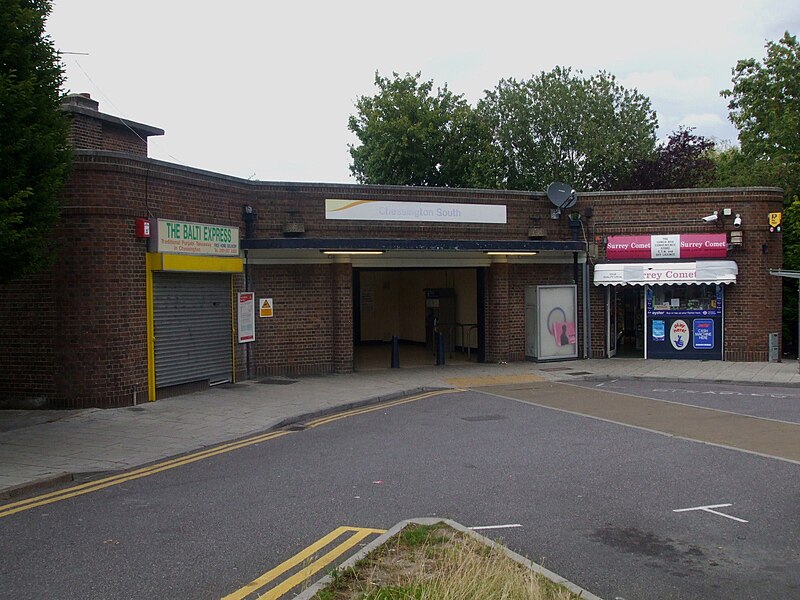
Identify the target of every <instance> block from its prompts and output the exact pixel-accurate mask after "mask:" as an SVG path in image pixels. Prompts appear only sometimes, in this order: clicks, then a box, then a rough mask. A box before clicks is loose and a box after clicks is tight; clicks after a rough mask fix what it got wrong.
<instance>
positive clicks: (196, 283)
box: [0, 96, 782, 408]
mask: <svg viewBox="0 0 800 600" xmlns="http://www.w3.org/2000/svg"><path fill="white" fill-rule="evenodd" d="M64 109H65V110H66V111H68V112H69V113H70V114H71V115H72V118H73V133H72V138H71V141H72V143H73V145H74V146H75V148H76V150H75V164H74V168H73V171H72V175H71V178H70V180H69V182H68V185H67V186H66V188H65V190H64V201H65V208H64V210H63V216H62V219H61V223H60V225H59V227H58V228H57V230H56V232H55V233H54V235H55V236H56V237H57V239H58V242H59V244H60V251H59V255H58V259H57V262H56V264H55V265H54V267H53V268H52V269H51V270H50V271H48V272H44V273H40V274H38V275H36V276H34V277H30V278H28V279H26V280H24V281H19V282H15V283H12V284H9V285H6V286H3V288H2V295H1V296H0V332H2V339H3V344H2V347H0V357H2V365H3V366H4V368H3V369H2V371H1V372H0V403H5V405H10V404H14V403H16V404H19V403H23V402H27V403H28V405H30V404H36V403H38V404H40V405H49V406H58V407H65V408H77V407H88V406H100V407H112V406H126V405H131V404H135V403H137V402H142V401H146V400H148V399H150V400H154V399H156V398H161V397H164V396H165V395H167V394H170V393H176V392H180V391H186V390H190V389H197V387H198V386H200V387H204V386H208V385H210V384H215V383H218V382H224V381H230V380H236V379H241V378H244V377H247V376H250V377H263V376H275V375H302V374H313V373H345V372H350V371H352V370H353V369H357V368H359V364H358V356H359V353H360V352H362V351H366V352H369V351H370V349H375V351H378V349H380V348H381V347H384V348H385V347H386V346H387V345H388V343H389V341H390V340H391V339H392V338H393V337H396V338H397V339H398V340H399V341H401V342H402V343H403V344H405V345H407V346H409V347H411V346H416V347H419V348H424V349H426V350H431V349H432V354H437V351H438V350H441V349H444V350H445V352H446V353H447V354H448V356H454V355H455V356H458V357H463V356H465V355H468V356H469V357H470V359H471V360H480V361H486V362H498V361H522V360H526V359H532V360H540V361H543V360H564V359H570V358H574V357H578V358H581V357H592V358H604V357H612V356H614V355H617V354H624V355H627V356H631V355H633V356H641V357H642V358H646V359H650V358H654V357H658V358H671V357H677V358H697V359H720V360H740V361H741V360H744V361H766V360H767V359H768V351H769V349H768V334H769V333H771V332H778V331H780V325H781V282H780V279H779V278H776V277H771V276H770V275H769V270H770V269H777V268H780V267H781V257H782V247H781V238H780V234H778V233H774V232H771V231H770V226H769V222H768V215H769V214H770V213H774V212H778V211H780V210H781V207H782V195H781V191H780V190H779V189H775V188H746V189H694V190H661V191H644V192H608V193H605V192H604V193H586V194H579V195H578V196H577V199H575V198H574V197H572V196H571V195H570V193H569V192H570V190H568V189H567V190H560V191H559V190H556V192H557V193H554V194H552V196H553V199H551V198H549V197H548V195H547V194H544V193H539V192H515V191H497V190H463V189H440V188H439V189H432V188H412V187H399V186H365V185H346V184H316V183H315V184H311V183H273V182H260V181H249V180H242V179H238V178H234V177H229V176H225V175H220V174H216V173H210V172H206V171H201V170H197V169H193V168H189V167H184V166H180V165H175V164H171V163H166V162H161V161H156V160H152V159H149V158H148V157H147V138H148V137H149V136H153V135H161V134H163V131H162V130H160V129H158V128H155V127H151V126H148V125H143V124H140V123H135V122H132V121H126V120H123V119H119V118H117V117H113V116H110V115H106V114H103V113H101V112H99V111H98V105H97V103H96V102H94V101H92V100H91V99H89V98H88V97H86V96H71V97H69V98H68V99H67V101H66V102H65V105H64ZM559 194H561V195H559ZM555 203H561V206H562V207H563V208H561V209H559V208H557V207H556V205H555ZM715 213H716V219H714V218H713V217H712V215H715ZM703 217H708V218H707V219H705V220H704V219H703ZM145 221H146V223H147V225H149V226H150V232H149V233H150V237H149V238H147V237H138V236H144V235H145V231H144V227H145ZM735 221H736V223H735ZM137 235H138V236H137ZM241 292H252V294H250V295H249V296H248V295H246V294H245V295H244V296H241V295H239V294H240V293H241ZM248 311H254V316H252V317H249V315H248ZM437 334H440V335H437ZM437 358H438V355H437ZM431 364H432V363H431ZM386 366H387V367H388V366H389V365H388V362H387V363H386Z"/></svg>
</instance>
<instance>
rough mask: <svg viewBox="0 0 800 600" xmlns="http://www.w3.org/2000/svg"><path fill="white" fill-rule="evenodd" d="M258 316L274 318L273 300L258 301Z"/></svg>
mask: <svg viewBox="0 0 800 600" xmlns="http://www.w3.org/2000/svg"><path fill="white" fill-rule="evenodd" d="M258 316H259V317H271V316H272V298H259V299H258Z"/></svg>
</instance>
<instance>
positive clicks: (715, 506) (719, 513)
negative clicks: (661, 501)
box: [672, 504, 749, 523]
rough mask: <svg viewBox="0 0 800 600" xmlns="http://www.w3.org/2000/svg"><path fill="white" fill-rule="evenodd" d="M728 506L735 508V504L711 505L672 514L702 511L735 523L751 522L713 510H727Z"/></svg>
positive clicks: (685, 509) (680, 509) (682, 509)
mask: <svg viewBox="0 0 800 600" xmlns="http://www.w3.org/2000/svg"><path fill="white" fill-rule="evenodd" d="M726 506H733V504H709V505H708V506H694V507H692V508H676V509H674V510H673V511H672V512H689V511H690V510H702V511H703V512H709V513H711V514H714V515H719V516H720V517H725V518H726V519H733V520H734V521H739V523H748V522H749V521H745V520H744V519H740V518H739V517H732V516H731V515H726V514H725V513H723V512H719V511H718V510H712V509H714V508H725V507H726Z"/></svg>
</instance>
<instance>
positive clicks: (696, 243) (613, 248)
mask: <svg viewBox="0 0 800 600" xmlns="http://www.w3.org/2000/svg"><path fill="white" fill-rule="evenodd" d="M727 254H728V241H727V237H726V235H725V234H724V233H682V234H677V235H612V236H609V237H608V243H607V245H606V258H607V259H608V260H652V259H657V258H721V257H724V256H727Z"/></svg>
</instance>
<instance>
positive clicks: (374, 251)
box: [322, 250, 383, 255]
mask: <svg viewBox="0 0 800 600" xmlns="http://www.w3.org/2000/svg"><path fill="white" fill-rule="evenodd" d="M322 253H323V254H349V255H352V254H360V255H363V254H383V250H323V251H322Z"/></svg>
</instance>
